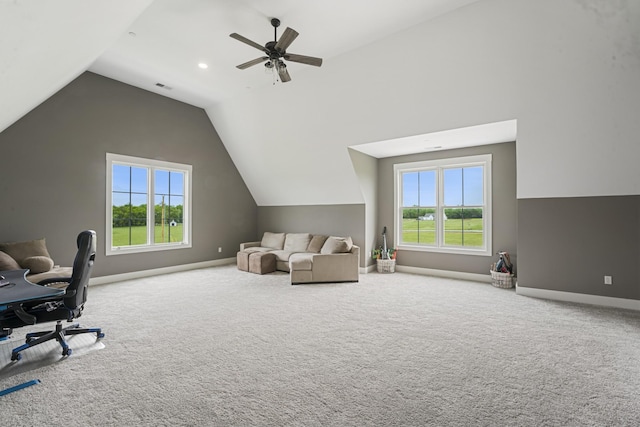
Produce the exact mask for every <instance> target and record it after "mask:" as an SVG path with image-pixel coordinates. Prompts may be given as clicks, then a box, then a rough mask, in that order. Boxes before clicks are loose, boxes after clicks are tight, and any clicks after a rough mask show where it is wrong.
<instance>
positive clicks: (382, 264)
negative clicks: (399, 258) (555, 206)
mask: <svg viewBox="0 0 640 427" xmlns="http://www.w3.org/2000/svg"><path fill="white" fill-rule="evenodd" d="M376 263H377V265H378V273H395V271H396V260H395V259H377V260H376Z"/></svg>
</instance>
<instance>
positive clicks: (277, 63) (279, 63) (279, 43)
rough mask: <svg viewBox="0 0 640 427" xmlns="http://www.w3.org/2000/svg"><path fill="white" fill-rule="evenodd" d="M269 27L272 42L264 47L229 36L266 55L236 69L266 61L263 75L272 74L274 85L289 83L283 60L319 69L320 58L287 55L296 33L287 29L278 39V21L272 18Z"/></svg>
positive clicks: (241, 37) (241, 38) (238, 35)
mask: <svg viewBox="0 0 640 427" xmlns="http://www.w3.org/2000/svg"><path fill="white" fill-rule="evenodd" d="M271 25H272V26H273V33H274V34H273V36H274V37H273V38H274V40H273V41H269V42H267V43H266V44H265V45H264V46H262V45H260V44H258V43H256V42H254V41H252V40H249V39H248V38H246V37H244V36H241V35H240V34H238V33H231V34H229V37H231V38H232V39H236V40H238V41H239V42H242V43H244V44H246V45H249V46H251V47H253V48H255V49H258V50H260V51H262V52H263V54H266V55H267V56H262V57H260V58H256V59H252V60H251V61H247V62H245V63H243V64H240V65H237V66H236V68H238V69H240V70H244V69H247V68H249V67H251V66H254V65H256V64H259V63H261V62H264V61H267V62H266V63H265V64H264V67H265V73H267V74H269V73H271V74H273V82H274V84H275V82H276V81H278V80H280V81H281V82H282V83H285V82H289V81H291V76H290V75H289V71H288V70H287V64H285V63H284V61H283V59H286V60H287V61H292V62H299V63H301V64H307V65H313V66H315V67H320V66H321V65H322V58H315V57H313V56H305V55H297V54H293V53H287V48H289V46H290V45H291V43H293V41H294V40H295V39H296V37H298V32H297V31H296V30H294V29H292V28H289V27H287V28H286V29H285V30H284V32H283V34H282V35H281V36H280V38H278V32H277V30H278V27H279V26H280V20H279V19H277V18H272V19H271Z"/></svg>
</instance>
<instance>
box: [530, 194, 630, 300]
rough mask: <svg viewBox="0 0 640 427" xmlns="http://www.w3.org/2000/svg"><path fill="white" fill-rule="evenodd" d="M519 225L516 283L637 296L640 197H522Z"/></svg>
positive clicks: (591, 292) (605, 294)
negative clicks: (606, 280) (610, 281)
mask: <svg viewBox="0 0 640 427" xmlns="http://www.w3.org/2000/svg"><path fill="white" fill-rule="evenodd" d="M518 224H519V227H518V252H519V254H520V264H519V272H520V274H519V277H518V286H525V287H530V288H540V289H550V290H556V291H565V292H577V293H582V294H590V295H600V296H609V297H619V298H629V299H640V271H639V265H640V262H638V261H640V196H612V197H575V198H554V199H521V200H519V201H518ZM605 275H607V276H613V284H612V285H605V284H604V276H605Z"/></svg>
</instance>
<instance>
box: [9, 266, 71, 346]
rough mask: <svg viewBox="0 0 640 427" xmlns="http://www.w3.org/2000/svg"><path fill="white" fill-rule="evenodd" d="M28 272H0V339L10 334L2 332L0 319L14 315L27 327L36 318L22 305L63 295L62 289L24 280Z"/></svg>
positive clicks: (33, 322) (34, 321)
mask: <svg viewBox="0 0 640 427" xmlns="http://www.w3.org/2000/svg"><path fill="white" fill-rule="evenodd" d="M28 272H29V270H10V271H0V337H2V336H6V335H8V334H9V333H11V332H10V331H11V330H10V329H7V330H3V328H2V318H3V317H4V316H5V315H11V314H12V313H13V314H15V315H16V316H17V317H18V318H19V319H20V320H21V321H23V322H24V323H26V324H28V325H33V324H35V323H36V318H35V317H34V316H32V315H31V314H28V313H27V312H25V311H24V309H23V308H22V304H24V303H26V302H29V301H38V300H44V301H46V300H47V299H49V298H53V297H56V296H60V295H62V294H64V292H65V291H64V289H55V288H47V287H45V286H40V285H36V284H34V283H31V282H30V281H28V280H27V279H26V277H25V276H26V275H27V273H28Z"/></svg>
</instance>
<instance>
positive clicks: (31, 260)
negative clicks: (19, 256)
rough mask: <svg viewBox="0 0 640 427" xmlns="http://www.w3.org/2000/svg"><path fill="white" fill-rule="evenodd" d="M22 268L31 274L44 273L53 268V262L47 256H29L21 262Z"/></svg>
mask: <svg viewBox="0 0 640 427" xmlns="http://www.w3.org/2000/svg"><path fill="white" fill-rule="evenodd" d="M22 267H23V268H28V269H29V273H32V274H39V273H44V272H45V271H49V270H51V269H52V268H53V260H52V259H51V258H49V257H48V256H30V257H26V258H25V259H23V260H22Z"/></svg>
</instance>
